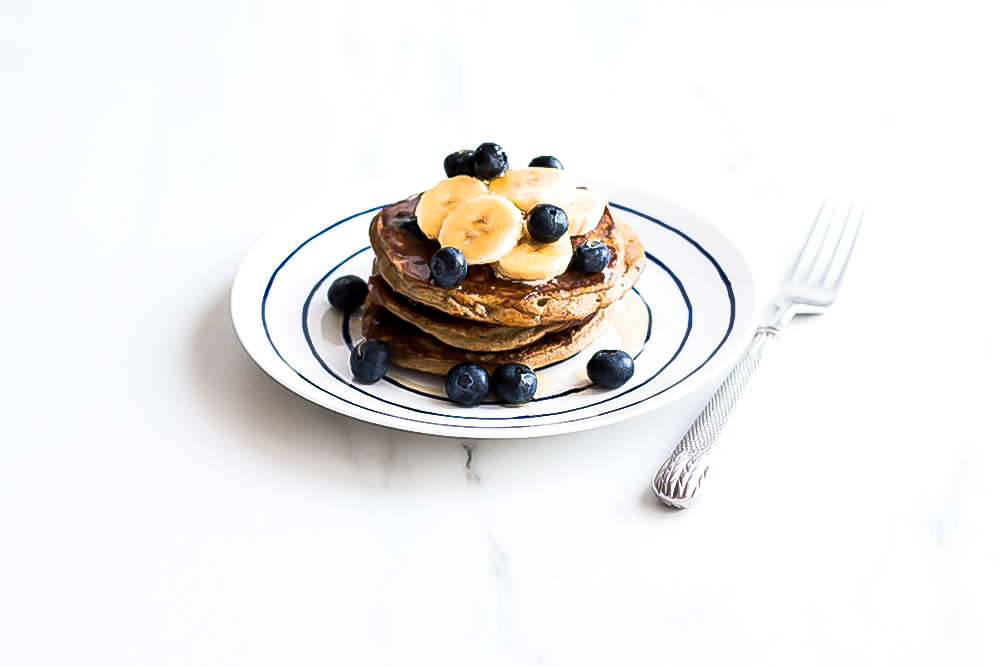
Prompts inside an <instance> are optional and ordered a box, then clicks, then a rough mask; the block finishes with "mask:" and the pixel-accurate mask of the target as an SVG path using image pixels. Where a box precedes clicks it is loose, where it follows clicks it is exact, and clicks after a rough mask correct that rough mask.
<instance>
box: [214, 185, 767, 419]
mask: <svg viewBox="0 0 1000 667" xmlns="http://www.w3.org/2000/svg"><path fill="white" fill-rule="evenodd" d="M580 180H581V182H583V183H585V184H586V185H587V186H588V187H590V188H591V189H593V190H595V191H596V192H599V193H601V194H602V195H604V196H606V197H607V198H608V200H609V202H610V203H611V206H612V208H613V209H614V211H615V213H616V214H617V215H619V216H621V217H622V218H623V219H624V220H625V221H626V222H628V224H630V225H631V226H632V227H633V228H634V229H635V231H636V232H637V234H638V235H639V238H640V240H641V241H642V244H643V246H644V247H645V249H646V254H647V257H648V262H647V265H646V270H645V271H644V272H643V275H642V277H641V278H640V279H639V282H638V283H637V284H636V288H635V290H634V291H632V292H630V293H629V294H628V296H627V297H626V298H624V299H622V301H620V302H619V303H618V304H616V316H615V326H613V327H611V328H610V329H609V330H608V332H607V333H606V334H605V335H604V336H603V337H602V338H601V339H600V340H598V341H596V342H595V343H594V344H593V345H592V346H591V347H590V348H588V349H586V350H584V351H583V352H581V353H580V354H578V355H576V356H574V357H572V358H570V359H567V360H565V361H562V362H560V363H558V364H555V365H553V366H550V367H547V368H545V369H540V370H539V372H538V375H539V389H538V392H537V393H536V396H535V399H534V400H533V401H532V402H531V403H529V404H527V405H524V406H518V407H511V406H504V405H498V404H495V403H493V402H492V401H491V402H490V403H488V404H483V405H480V406H478V407H476V408H461V407H458V406H455V405H453V404H452V403H450V402H449V401H448V399H447V398H446V397H445V396H444V391H443V389H442V381H441V378H438V377H435V376H432V375H426V374H423V373H417V372H414V371H408V370H405V369H400V368H396V367H393V368H392V369H391V370H390V371H389V374H388V376H387V380H383V381H381V382H379V383H377V384H375V385H362V384H357V383H355V382H353V381H352V380H351V371H350V368H349V365H348V357H349V353H350V347H349V344H350V341H354V342H355V343H356V342H357V341H358V340H359V330H358V329H359V327H358V323H357V313H355V315H354V317H352V318H351V319H350V320H349V321H347V322H344V321H343V318H342V317H341V316H340V315H339V314H338V313H336V312H334V311H332V310H331V309H330V307H329V305H328V304H327V302H326V290H327V288H328V287H329V285H330V283H331V282H332V281H333V280H334V279H335V278H337V277H339V276H343V275H347V274H355V275H358V276H362V277H367V276H368V275H369V274H370V273H371V267H372V259H373V257H374V255H373V253H372V250H371V247H370V246H369V242H368V223H369V222H370V221H371V218H372V217H373V216H374V215H375V213H376V212H377V211H378V210H379V208H381V207H382V206H384V205H386V204H389V203H392V202H395V201H398V200H400V199H403V198H404V197H405V196H407V195H409V194H410V192H412V191H414V189H415V188H414V185H415V184H412V183H411V184H410V185H409V186H406V185H403V186H402V187H400V186H398V185H395V186H394V185H391V184H380V185H378V186H377V187H374V188H372V189H371V190H370V191H366V192H360V191H358V192H353V193H351V194H348V195H344V196H340V197H336V198H333V199H331V200H329V201H325V202H322V203H320V204H318V205H316V206H314V207H312V208H310V209H308V210H306V211H303V212H301V213H299V214H297V215H295V216H293V217H292V218H291V219H289V220H287V221H285V222H284V223H283V224H282V225H280V226H279V227H277V228H276V229H274V230H273V231H272V232H271V233H269V234H268V235H267V236H266V237H265V238H264V239H262V240H261V241H260V243H258V244H257V246H256V247H255V248H254V249H253V251H252V252H251V253H250V254H249V255H248V256H247V258H246V260H245V261H244V262H243V266H242V267H241V268H240V270H239V273H238V274H237V276H236V280H235V282H234V283H233V290H232V295H231V309H232V317H233V323H234V325H235V326H236V333H237V335H238V336H239V338H240V340H241V341H242V343H243V346H244V347H245V348H246V350H247V352H248V353H249V354H250V356H251V357H252V358H253V359H254V361H256V362H257V364H259V365H260V367H261V368H263V369H264V370H265V371H266V372H267V373H268V374H269V375H271V377H273V378H274V379H275V380H277V381H278V382H280V383H281V384H283V385H285V386H286V387H288V388H289V389H291V390H292V391H294V392H295V393H297V394H299V395H300V396H302V397H303V398H306V399H308V400H310V401H312V402H314V403H317V404H319V405H322V406H324V407H326V408H329V409H331V410H335V411H336V412H340V413H342V414H345V415H348V416H351V417H354V418H357V419H361V420H364V421H368V422H372V423H374V424H381V425H383V426H391V427H393V428H398V429H404V430H408V431H415V432H418V433H430V434H434V435H444V436H454V437H463V438H527V437H535V436H542V435H553V434H559V433H569V432H572V431H581V430H584V429H591V428H596V427H598V426H605V425H607V424H611V423H614V422H619V421H622V420H625V419H629V418H631V417H635V416H637V415H640V414H642V413H645V412H648V411H650V410H653V409H655V408H657V407H659V406H662V405H664V404H665V403H668V402H670V401H672V400H674V399H676V398H678V397H680V396H683V395H684V394H687V393H688V392H690V391H691V390H693V389H695V388H696V387H698V386H699V385H701V384H702V383H704V382H705V381H707V380H709V379H710V378H711V377H712V376H713V375H714V374H716V373H718V372H719V371H720V370H722V369H723V368H725V367H726V366H727V365H728V364H729V363H731V362H732V361H733V360H734V359H735V357H736V356H737V355H738V354H739V353H740V352H741V351H742V349H743V347H744V346H745V344H746V342H747V340H748V338H749V335H750V333H751V328H752V320H753V315H754V287H753V280H752V278H751V276H750V270H749V268H748V267H747V264H746V261H745V260H744V259H743V257H742V255H740V253H739V251H737V250H736V248H735V247H734V246H733V245H732V244H731V243H730V242H729V241H728V240H727V239H726V238H725V237H724V236H723V235H722V234H721V233H720V232H719V231H718V230H716V229H715V228H713V227H712V226H710V225H709V224H708V223H706V222H704V221H703V220H701V219H700V218H698V217H697V216H695V215H693V214H692V213H689V212H688V211H685V210H684V209H681V208H679V207H677V206H675V205H673V204H671V203H669V202H666V201H664V200H662V199H660V198H658V197H656V196H653V195H649V194H644V193H641V192H636V191H634V190H631V189H629V188H626V187H622V186H620V185H614V184H611V183H604V182H599V181H597V180H595V179H587V180H585V181H584V180H583V179H580ZM416 185H417V186H418V187H419V185H420V184H416ZM607 348H610V349H623V348H624V349H626V350H627V351H629V352H630V353H632V354H633V356H634V357H635V359H636V372H635V376H634V377H633V378H632V379H631V380H629V382H628V383H626V384H625V386H623V387H621V388H620V389H615V390H606V389H600V388H596V387H592V386H588V384H589V383H588V381H587V378H586V364H587V360H588V359H590V356H591V355H592V354H593V353H594V352H595V351H597V350H600V349H607Z"/></svg>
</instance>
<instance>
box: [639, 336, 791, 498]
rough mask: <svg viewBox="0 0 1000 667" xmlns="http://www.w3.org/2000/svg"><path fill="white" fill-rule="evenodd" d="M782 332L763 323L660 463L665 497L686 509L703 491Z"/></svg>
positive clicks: (657, 482)
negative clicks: (692, 421) (681, 436)
mask: <svg viewBox="0 0 1000 667" xmlns="http://www.w3.org/2000/svg"><path fill="white" fill-rule="evenodd" d="M782 334H784V329H782V328H781V327H776V326H770V327H760V328H759V329H757V331H756V332H755V333H754V336H753V340H752V341H751V343H750V346H749V347H748V348H747V349H746V352H744V353H743V356H741V357H740V360H739V361H737V362H736V365H735V366H733V369H732V371H730V373H729V375H728V376H727V377H726V379H725V381H724V382H723V383H722V385H721V386H720V387H719V389H718V390H717V391H716V392H715V394H714V395H713V396H712V399H711V400H710V401H709V402H708V405H706V406H705V408H704V409H703V410H702V411H701V414H700V415H698V417H697V418H696V419H695V420H694V423H693V424H692V425H691V427H690V428H689V429H688V432H687V433H686V434H685V435H684V437H683V438H681V441H680V442H679V443H677V447H675V448H674V451H673V453H672V454H671V455H670V457H669V458H667V460H666V461H665V462H664V464H663V465H662V466H660V470H659V472H657V473H656V476H655V477H653V492H654V493H655V494H656V496H657V497H658V498H659V499H660V500H662V501H663V502H664V503H666V504H667V505H670V506H672V507H676V508H678V509H684V508H686V507H690V506H691V505H692V504H693V503H694V501H695V500H696V499H697V498H698V497H699V496H698V492H699V491H700V490H701V489H702V488H703V487H704V486H705V482H706V481H707V480H708V478H709V475H710V473H711V472H712V470H713V469H714V467H715V464H716V463H718V462H719V460H720V459H721V458H722V455H723V453H724V452H725V448H726V445H727V443H728V441H729V438H730V437H731V436H732V434H733V431H735V430H736V427H737V426H738V422H739V420H740V418H741V417H742V415H743V413H744V411H745V409H746V406H747V404H748V403H749V402H750V399H752V397H753V396H752V395H753V394H754V393H756V392H757V391H758V389H759V387H760V384H761V380H762V378H763V375H764V372H763V371H764V370H765V369H766V368H767V367H769V366H770V365H771V361H772V359H773V358H774V354H775V352H776V351H777V348H778V347H780V345H779V344H778V342H779V341H780V340H781V336H782Z"/></svg>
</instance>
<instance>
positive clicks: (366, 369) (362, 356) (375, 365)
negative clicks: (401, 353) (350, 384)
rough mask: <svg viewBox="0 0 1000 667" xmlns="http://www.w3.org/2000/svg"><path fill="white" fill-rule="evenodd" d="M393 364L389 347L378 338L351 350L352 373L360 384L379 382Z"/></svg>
mask: <svg viewBox="0 0 1000 667" xmlns="http://www.w3.org/2000/svg"><path fill="white" fill-rule="evenodd" d="M391 362H392V353H391V352H390V351H389V346H388V345H386V344H385V343H383V342H382V341H380V340H378V339H377V338H370V339H368V340H363V341H361V342H360V343H358V345H357V346H356V347H355V348H354V349H353V350H351V373H353V374H354V379H355V380H357V381H358V382H363V383H365V384H372V383H374V382H378V381H379V380H381V379H382V378H383V377H384V376H385V373H386V371H388V370H389V364H390V363H391Z"/></svg>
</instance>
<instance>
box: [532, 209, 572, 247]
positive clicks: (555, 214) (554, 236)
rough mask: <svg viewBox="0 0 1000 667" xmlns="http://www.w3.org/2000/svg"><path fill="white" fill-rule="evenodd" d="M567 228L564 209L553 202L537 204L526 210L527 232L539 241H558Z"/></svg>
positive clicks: (567, 219)
mask: <svg viewBox="0 0 1000 667" xmlns="http://www.w3.org/2000/svg"><path fill="white" fill-rule="evenodd" d="M568 229H569V217H568V216H567V215H566V211H564V210H562V209H561V208H559V207H558V206H556V205H555V204H538V205H537V206H535V207H534V208H532V209H531V210H530V211H528V233H529V234H531V238H533V239H534V240H536V241H538V242H539V243H552V242H553V241H558V240H559V239H560V238H561V237H562V235H563V234H565V233H566V231H567V230H568Z"/></svg>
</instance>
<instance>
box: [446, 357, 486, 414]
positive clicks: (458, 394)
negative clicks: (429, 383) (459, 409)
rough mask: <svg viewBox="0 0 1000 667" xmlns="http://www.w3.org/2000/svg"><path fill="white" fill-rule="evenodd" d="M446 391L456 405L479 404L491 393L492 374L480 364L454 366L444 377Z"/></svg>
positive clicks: (468, 406)
mask: <svg viewBox="0 0 1000 667" xmlns="http://www.w3.org/2000/svg"><path fill="white" fill-rule="evenodd" d="M444 393H446V394H448V398H450V399H451V402H452V403H455V404H456V405H461V406H463V407H466V408H470V407H472V406H475V405H479V404H480V403H482V402H483V401H485V400H486V397H487V396H489V395H490V374H489V373H487V372H486V369H485V368H483V367H482V366H480V365H479V364H471V363H466V364H458V365H457V366H452V367H451V370H450V371H448V375H447V376H446V377H445V379H444Z"/></svg>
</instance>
